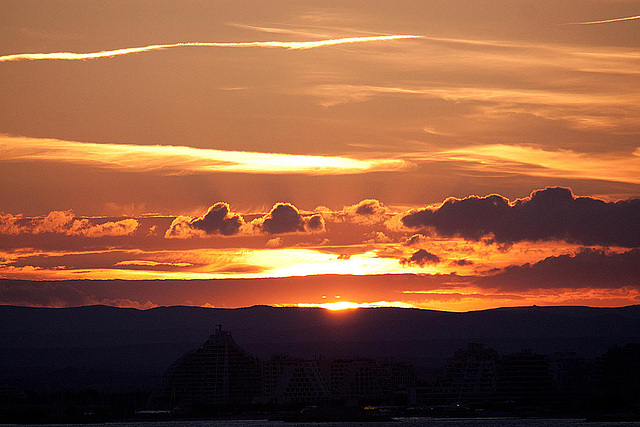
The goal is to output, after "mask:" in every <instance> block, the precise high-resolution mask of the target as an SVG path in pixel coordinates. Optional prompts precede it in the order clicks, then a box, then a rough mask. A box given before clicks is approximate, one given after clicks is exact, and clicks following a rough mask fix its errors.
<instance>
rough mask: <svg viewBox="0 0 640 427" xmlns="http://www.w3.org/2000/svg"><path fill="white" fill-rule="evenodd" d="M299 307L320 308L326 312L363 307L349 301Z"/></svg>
mask: <svg viewBox="0 0 640 427" xmlns="http://www.w3.org/2000/svg"><path fill="white" fill-rule="evenodd" d="M298 307H319V308H324V309H326V310H331V311H338V310H353V309H356V308H360V307H362V305H361V304H358V303H357V302H349V301H337V302H325V303H323V304H304V303H301V304H298Z"/></svg>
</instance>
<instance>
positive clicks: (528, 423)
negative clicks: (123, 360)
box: [20, 417, 640, 427]
mask: <svg viewBox="0 0 640 427" xmlns="http://www.w3.org/2000/svg"><path fill="white" fill-rule="evenodd" d="M65 425H67V426H77V427H88V426H108V427H207V426H216V427H245V426H246V427H404V426H415V427H457V426H463V427H488V426H507V427H534V426H541V427H563V426H582V427H604V426H611V427H619V426H640V422H585V421H584V419H539V418H527V419H520V418H482V419H478V418H474V419H469V418H446V419H443V418H424V417H421V418H396V422H347V423H338V422H330V423H307V422H305V423H296V422H294V423H290V422H282V421H267V420H214V421H158V422H156V421H147V422H121V423H102V424H65ZM24 426H25V425H21V426H20V427H24ZM32 426H33V427H45V426H52V427H53V426H55V427H59V426H60V424H37V425H35V424H34V425H32Z"/></svg>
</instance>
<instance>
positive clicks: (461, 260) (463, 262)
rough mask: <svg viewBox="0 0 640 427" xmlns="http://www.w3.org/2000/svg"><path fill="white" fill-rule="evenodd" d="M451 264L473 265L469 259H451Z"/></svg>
mask: <svg viewBox="0 0 640 427" xmlns="http://www.w3.org/2000/svg"><path fill="white" fill-rule="evenodd" d="M451 264H453V265H458V266H460V267H464V266H467V265H473V261H469V260H467V259H458V260H455V261H453V262H452V263H451Z"/></svg>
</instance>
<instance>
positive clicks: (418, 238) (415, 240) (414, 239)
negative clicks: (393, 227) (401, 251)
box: [404, 234, 427, 246]
mask: <svg viewBox="0 0 640 427" xmlns="http://www.w3.org/2000/svg"><path fill="white" fill-rule="evenodd" d="M426 240H427V238H426V236H424V235H422V234H414V235H413V236H411V237H409V238H408V239H407V240H405V242H404V245H405V246H420V245H422V244H424V243H425V242H426Z"/></svg>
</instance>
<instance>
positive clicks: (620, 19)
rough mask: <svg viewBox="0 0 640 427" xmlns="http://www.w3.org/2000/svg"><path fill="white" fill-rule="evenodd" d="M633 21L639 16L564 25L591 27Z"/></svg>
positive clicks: (639, 17)
mask: <svg viewBox="0 0 640 427" xmlns="http://www.w3.org/2000/svg"><path fill="white" fill-rule="evenodd" d="M634 19H640V15H636V16H627V17H625V18H613V19H604V20H602V21H587V22H570V23H568V24H565V25H591V24H608V23H610V22H621V21H633V20H634Z"/></svg>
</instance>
